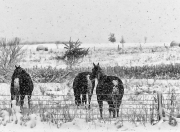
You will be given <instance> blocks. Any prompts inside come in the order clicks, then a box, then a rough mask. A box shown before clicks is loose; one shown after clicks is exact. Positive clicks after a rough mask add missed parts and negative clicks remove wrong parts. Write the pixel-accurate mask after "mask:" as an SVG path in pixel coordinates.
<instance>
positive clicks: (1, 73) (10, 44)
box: [0, 38, 25, 81]
mask: <svg viewBox="0 0 180 132" xmlns="http://www.w3.org/2000/svg"><path fill="white" fill-rule="evenodd" d="M24 53H25V50H23V49H22V46H20V39H19V38H14V39H12V40H10V41H7V39H6V38H2V39H1V40H0V79H2V80H3V81H8V80H10V77H11V74H12V72H13V69H14V66H15V65H17V64H18V63H19V62H20V60H21V59H22V58H23V55H24Z"/></svg>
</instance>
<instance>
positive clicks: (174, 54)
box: [20, 42, 180, 68]
mask: <svg viewBox="0 0 180 132" xmlns="http://www.w3.org/2000/svg"><path fill="white" fill-rule="evenodd" d="M43 45H44V46H46V47H48V49H49V51H36V47H37V46H38V45H25V46H24V47H23V48H24V49H27V52H26V54H25V56H26V57H25V58H24V59H23V61H22V62H21V63H20V65H22V66H23V67H26V68H31V67H33V66H38V67H48V66H49V65H50V66H52V67H56V68H66V65H65V64H64V62H63V61H57V60H56V59H55V57H56V56H57V55H59V56H61V55H63V53H64V52H65V50H64V45H62V44H59V45H56V44H43ZM118 45H119V47H120V50H117V49H118ZM164 45H165V46H166V47H165V46H164ZM81 47H84V48H90V51H89V54H88V55H87V56H86V57H84V58H83V59H81V60H80V62H81V63H78V64H77V65H76V66H75V67H92V63H93V62H95V63H97V62H99V63H100V64H101V66H105V67H107V66H117V65H119V66H128V67H130V66H143V65H158V64H171V63H172V64H174V63H180V55H179V54H178V52H179V51H180V49H179V48H177V47H175V48H170V42H166V43H145V44H143V43H142V44H141V47H142V51H140V44H139V43H125V44H124V48H123V50H124V51H125V52H126V53H125V54H124V53H123V51H122V45H121V44H120V43H114V44H113V43H107V44H98V43H97V44H82V45H81ZM102 47H103V48H102ZM142 56H143V57H142Z"/></svg>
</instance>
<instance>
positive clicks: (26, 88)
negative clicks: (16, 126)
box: [10, 66, 34, 109]
mask: <svg viewBox="0 0 180 132" xmlns="http://www.w3.org/2000/svg"><path fill="white" fill-rule="evenodd" d="M33 89H34V85H33V81H32V79H31V77H30V75H29V74H28V73H27V72H26V71H25V70H24V69H23V68H21V67H20V66H15V70H14V73H13V75H12V78H11V89H10V92H11V100H15V99H16V105H17V104H18V103H19V96H20V106H21V109H22V107H23V104H24V97H25V95H28V105H29V108H30V99H31V95H32V91H33ZM11 107H12V104H11Z"/></svg>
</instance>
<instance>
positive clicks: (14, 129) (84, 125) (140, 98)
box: [0, 42, 180, 132]
mask: <svg viewBox="0 0 180 132" xmlns="http://www.w3.org/2000/svg"><path fill="white" fill-rule="evenodd" d="M118 45H119V46H120V48H121V46H122V45H121V44H120V43H114V44H112V43H108V44H82V47H85V48H88V47H90V54H89V55H88V56H86V57H84V58H83V60H82V62H81V63H79V65H77V66H79V67H92V62H95V63H97V62H99V63H100V65H101V66H105V67H107V66H114V65H120V66H143V65H157V64H170V63H180V55H179V52H180V49H179V48H178V47H175V48H169V49H165V47H164V45H165V46H167V47H169V45H170V42H167V43H147V44H141V46H142V47H143V48H144V50H145V51H143V52H141V51H140V52H137V53H127V54H122V53H121V51H118V50H117V47H118ZM37 46H38V45H26V46H24V48H25V49H28V50H27V52H26V53H27V54H26V58H25V59H24V60H23V61H22V62H21V63H20V64H21V66H22V67H23V68H30V67H33V66H39V67H41V66H42V67H45V66H52V67H56V68H66V65H65V64H64V63H63V62H57V61H56V60H55V59H53V57H55V56H56V55H61V54H63V53H64V50H63V47H64V46H63V45H55V44H44V46H47V47H48V49H49V51H48V52H43V51H39V52H37V51H36V47H37ZM154 46H159V47H162V51H158V52H146V51H149V50H150V51H151V50H152V48H154ZM124 47H125V49H126V48H127V49H126V50H128V47H129V48H132V49H131V50H134V49H133V48H135V49H137V48H139V47H140V44H139V43H137V44H134V43H126V44H124ZM153 50H154V49H153ZM68 81H69V80H67V81H66V82H65V83H35V85H34V86H35V88H34V91H33V96H32V105H33V110H34V111H33V114H31V115H30V116H29V117H30V118H31V120H29V119H30V118H28V122H27V123H25V124H29V125H27V126H26V125H24V124H23V125H21V124H19V123H17V124H15V121H9V117H10V116H11V114H12V112H10V111H11V110H10V109H9V108H10V84H6V83H1V84H0V91H1V92H0V132H21V131H23V132H24V131H27V132H36V131H44V132H47V131H48V132H49V131H53V132H56V131H69V132H71V131H73V132H74V131H90V132H91V131H94V132H95V131H137V132H138V131H179V130H180V127H179V123H178V125H177V126H174V127H173V126H171V125H169V124H168V121H165V122H164V123H162V124H161V125H155V126H153V125H151V124H150V122H147V123H146V124H145V126H144V125H143V124H142V123H141V122H139V121H135V122H134V123H132V121H131V122H128V121H123V123H122V122H121V121H120V122H118V123H117V121H118V120H119V119H117V120H115V121H114V120H113V121H107V120H106V121H105V122H104V121H102V120H99V119H98V118H97V115H98V117H99V109H98V104H97V100H96V95H95V90H94V95H93V96H92V102H91V104H92V110H94V113H95V115H90V116H91V117H93V118H95V120H91V121H90V122H86V119H84V118H83V119H81V118H80V117H83V116H80V117H79V116H77V117H76V118H74V119H73V120H72V121H70V122H66V123H63V122H59V123H58V124H59V125H58V126H57V124H53V123H50V122H42V120H43V119H42V115H39V114H40V113H39V112H37V111H38V110H39V109H44V110H46V112H45V113H48V112H52V110H54V109H53V108H51V109H47V107H44V106H43V105H44V104H47V102H48V103H50V105H49V106H52V105H53V106H55V107H57V109H56V110H55V112H56V113H58V112H59V113H61V112H62V109H64V107H62V104H63V103H64V102H66V105H69V104H74V96H73V90H72V84H71V85H70V86H69V85H67V82H68ZM123 83H124V87H125V95H124V97H123V101H122V105H121V107H122V110H121V112H122V113H123V115H126V112H127V111H126V109H127V108H133V109H131V110H130V111H128V112H129V114H132V115H133V112H136V114H142V111H138V110H137V109H136V107H135V106H133V105H132V104H133V103H137V104H138V107H142V106H143V105H148V103H150V102H151V101H149V100H150V99H152V96H151V95H149V94H152V91H154V90H157V91H161V92H163V93H171V92H172V91H173V90H174V91H175V93H180V89H179V87H180V82H179V80H152V79H151V80H147V79H124V80H123ZM61 95H64V96H61ZM169 95H170V94H164V95H163V97H164V98H165V99H169V98H170V96H169ZM134 100H135V101H134ZM179 102H180V94H177V96H176V101H175V103H176V105H177V106H176V107H177V108H180V104H179ZM166 103H167V104H168V103H169V102H168V101H167V102H166ZM106 105H107V104H106V103H104V106H105V107H104V108H106ZM27 106H28V105H27V97H26V98H25V104H24V107H25V108H26V107H27ZM69 108H71V109H70V110H69V112H70V114H74V111H75V110H76V108H75V107H74V106H69ZM14 109H16V108H15V107H14ZM3 110H4V111H3ZM17 110H18V108H17ZM104 111H105V114H108V110H107V109H104ZM76 112H77V113H78V112H80V113H81V114H82V115H83V114H84V115H87V111H86V110H85V109H84V107H83V109H81V108H80V109H79V110H77V111H76ZM90 112H92V111H89V113H90ZM121 112H120V113H121ZM148 112H149V110H148ZM175 112H176V115H178V114H179V111H178V110H176V111H175ZM15 113H16V114H17V116H18V117H19V116H22V115H21V113H18V111H17V112H15ZM8 114H10V115H9V116H8ZM90 114H91V113H90ZM94 116H96V117H94ZM3 118H4V119H3ZM14 118H16V116H14ZM23 118H25V117H24V116H23ZM59 118H61V117H59ZM125 118H127V117H123V119H124V120H125ZM32 120H34V122H35V123H34V122H31V121H32ZM120 120H121V118H120ZM5 121H8V123H7V124H6V125H5ZM31 123H33V124H36V125H35V126H34V127H33V128H30V124H31Z"/></svg>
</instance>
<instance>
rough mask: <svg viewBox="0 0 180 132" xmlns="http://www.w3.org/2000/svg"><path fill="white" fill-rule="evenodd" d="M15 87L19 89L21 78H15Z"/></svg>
mask: <svg viewBox="0 0 180 132" xmlns="http://www.w3.org/2000/svg"><path fill="white" fill-rule="evenodd" d="M14 88H17V89H18V90H19V78H15V79H14Z"/></svg>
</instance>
